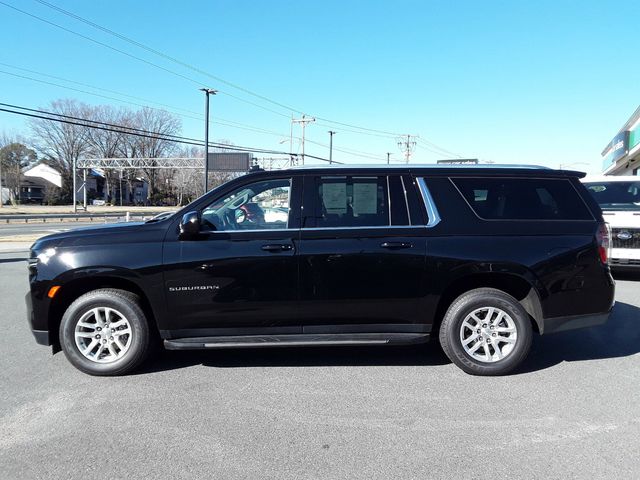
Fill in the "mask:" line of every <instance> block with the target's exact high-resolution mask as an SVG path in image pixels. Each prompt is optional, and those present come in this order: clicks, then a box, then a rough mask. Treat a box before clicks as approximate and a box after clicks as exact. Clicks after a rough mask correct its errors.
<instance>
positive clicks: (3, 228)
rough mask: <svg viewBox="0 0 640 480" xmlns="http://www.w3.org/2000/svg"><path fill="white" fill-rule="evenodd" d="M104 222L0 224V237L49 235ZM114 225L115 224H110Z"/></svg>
mask: <svg viewBox="0 0 640 480" xmlns="http://www.w3.org/2000/svg"><path fill="white" fill-rule="evenodd" d="M104 223H105V222H104V221H103V220H100V221H94V222H75V221H74V222H60V221H56V222H47V223H43V222H37V223H35V222H32V223H16V222H12V223H0V237H11V236H15V235H36V234H42V235H48V234H50V233H56V232H62V231H66V230H73V229H75V228H81V227H90V226H91V225H103V224H104ZM108 223H113V222H108Z"/></svg>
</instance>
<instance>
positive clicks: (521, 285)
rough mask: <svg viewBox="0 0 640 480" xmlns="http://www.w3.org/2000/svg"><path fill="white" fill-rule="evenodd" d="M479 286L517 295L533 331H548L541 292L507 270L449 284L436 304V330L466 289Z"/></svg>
mask: <svg viewBox="0 0 640 480" xmlns="http://www.w3.org/2000/svg"><path fill="white" fill-rule="evenodd" d="M476 288H495V289H496V290H500V291H503V292H505V293H508V294H509V295H511V296H512V297H514V298H515V299H516V300H518V302H520V304H521V305H522V307H523V308H524V309H525V310H526V312H527V313H528V314H529V317H530V320H531V324H532V327H533V330H534V331H535V332H537V333H540V334H542V333H544V322H543V313H542V303H541V301H540V294H539V292H538V290H537V289H536V287H535V286H534V285H533V284H532V283H531V282H530V281H529V280H528V279H526V278H525V277H523V276H521V275H518V274H514V273H506V272H481V273H473V274H468V275H464V276H461V277H458V278H456V279H455V280H453V281H452V282H451V283H449V284H448V285H447V286H446V287H445V289H444V290H443V291H442V294H441V295H440V300H439V302H438V305H437V307H436V313H435V321H434V328H433V331H434V332H437V331H438V329H439V327H440V323H441V322H442V319H443V317H444V315H445V313H446V312H447V309H448V308H449V306H450V305H451V304H452V303H453V301H454V300H455V299H456V298H458V297H459V296H460V295H462V294H463V293H465V292H468V291H470V290H474V289H476Z"/></svg>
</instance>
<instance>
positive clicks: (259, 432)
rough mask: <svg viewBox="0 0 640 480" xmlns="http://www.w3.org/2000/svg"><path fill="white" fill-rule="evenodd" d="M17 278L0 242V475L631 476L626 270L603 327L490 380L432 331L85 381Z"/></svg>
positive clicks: (175, 362) (634, 463) (638, 430)
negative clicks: (473, 372) (470, 369)
mask: <svg viewBox="0 0 640 480" xmlns="http://www.w3.org/2000/svg"><path fill="white" fill-rule="evenodd" d="M26 290H27V283H26V266H25V263H24V261H22V260H21V259H20V258H19V255H15V254H14V255H0V332H2V334H1V335H0V365H1V367H2V368H0V387H1V388H0V472H1V473H0V476H1V477H2V478H3V479H32V478H42V479H50V478H73V479H76V478H77V479H86V478H111V479H116V478H127V479H157V478H219V479H225V480H226V479H251V480H255V479H263V478H273V479H289V478H290V479H345V478H349V479H368V480H370V479H400V478H416V479H425V478H452V479H466V478H487V479H502V478H540V479H549V478H562V479H568V478H585V477H587V476H588V477H590V478H607V479H611V478H638V476H639V475H640V403H639V402H638V399H639V398H640V382H639V381H638V378H639V375H638V372H640V355H638V352H640V277H635V278H633V277H625V278H624V279H621V280H619V282H618V294H617V299H618V303H617V305H616V308H615V313H614V315H613V318H612V319H611V321H610V323H609V325H608V326H606V327H598V328H593V329H589V330H582V331H576V332H567V333H561V334H556V335H555V336H548V337H538V338H536V339H535V340H534V344H533V349H532V352H531V355H530V357H529V359H528V361H527V362H526V364H525V366H524V368H523V369H521V370H520V371H519V372H518V373H517V374H514V375H511V376H508V377H503V378H477V377H471V376H467V375H465V374H464V373H462V372H461V371H460V370H458V369H457V368H456V367H454V366H453V365H452V364H450V363H449V362H448V361H447V360H446V359H445V358H444V357H443V355H442V354H441V353H440V352H439V351H438V349H437V348H435V347H434V346H428V347H425V346H421V347H402V348H399V347H398V348H391V347H378V348H358V349H356V348H343V349H340V348H332V349H327V348H322V349H311V350H309V349H308V350H301V349H286V350H285V349H283V350H272V351H264V350H263V351H257V352H256V351H248V350H245V351H225V352H197V353H188V352H165V353H164V354H163V355H162V356H160V357H159V358H156V359H155V361H153V362H150V363H148V364H147V366H146V367H145V369H144V370H143V371H142V372H140V373H139V374H137V375H131V376H128V377H122V378H94V377H90V376H87V375H84V374H82V373H80V372H78V371H76V370H75V369H74V368H72V367H71V366H70V365H69V364H68V363H67V361H66V359H65V357H64V355H62V354H58V355H55V356H51V355H50V353H49V351H48V349H47V348H45V347H40V346H37V345H36V344H35V342H34V341H33V339H32V337H31V334H30V332H29V331H28V329H27V326H26V322H25V318H24V317H25V312H24V307H23V299H22V297H23V295H24V293H25V292H26Z"/></svg>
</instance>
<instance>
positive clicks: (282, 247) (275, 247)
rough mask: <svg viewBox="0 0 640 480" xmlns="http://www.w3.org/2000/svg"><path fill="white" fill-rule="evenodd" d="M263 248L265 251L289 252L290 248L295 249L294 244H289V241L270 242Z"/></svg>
mask: <svg viewBox="0 0 640 480" xmlns="http://www.w3.org/2000/svg"><path fill="white" fill-rule="evenodd" d="M262 250H264V251H265V252H287V251H289V250H293V245H289V244H287V243H284V244H279V243H277V244H269V245H263V246H262Z"/></svg>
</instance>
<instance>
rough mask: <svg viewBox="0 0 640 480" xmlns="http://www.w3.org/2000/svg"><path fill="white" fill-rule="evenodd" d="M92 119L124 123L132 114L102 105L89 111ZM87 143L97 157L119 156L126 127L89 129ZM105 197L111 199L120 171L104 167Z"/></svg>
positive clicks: (110, 122)
mask: <svg viewBox="0 0 640 480" xmlns="http://www.w3.org/2000/svg"><path fill="white" fill-rule="evenodd" d="M89 115H90V118H91V120H95V121H98V122H103V123H108V124H112V125H122V124H123V123H126V122H127V121H128V119H129V118H130V117H131V114H130V113H129V112H127V111H125V110H122V109H119V110H118V109H115V108H113V107H111V106H109V105H100V106H97V107H93V108H91V110H90V112H89ZM87 130H88V131H87V143H88V149H89V152H88V153H89V154H90V155H91V156H94V157H96V158H114V157H117V156H118V153H119V152H120V150H121V148H122V146H123V144H124V143H125V139H126V137H125V134H124V129H123V130H119V129H117V128H116V129H115V131H114V130H103V129H97V128H89V129H87ZM104 179H105V189H104V190H105V192H104V193H105V197H106V198H105V199H106V200H110V199H111V197H112V191H113V190H114V188H113V187H114V185H115V183H116V182H117V181H118V180H119V173H118V172H117V171H114V170H113V169H108V168H106V169H104Z"/></svg>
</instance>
